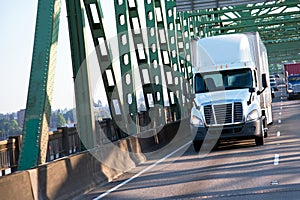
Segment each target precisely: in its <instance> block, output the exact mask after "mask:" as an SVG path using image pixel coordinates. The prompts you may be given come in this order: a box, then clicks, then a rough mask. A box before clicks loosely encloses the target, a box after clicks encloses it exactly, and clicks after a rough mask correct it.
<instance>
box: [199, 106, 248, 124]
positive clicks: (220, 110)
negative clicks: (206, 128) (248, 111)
mask: <svg viewBox="0 0 300 200" xmlns="http://www.w3.org/2000/svg"><path fill="white" fill-rule="evenodd" d="M204 116H205V121H206V124H207V125H224V124H232V123H237V122H242V120H243V106H242V103H239V102H235V103H229V104H218V105H207V106H204Z"/></svg>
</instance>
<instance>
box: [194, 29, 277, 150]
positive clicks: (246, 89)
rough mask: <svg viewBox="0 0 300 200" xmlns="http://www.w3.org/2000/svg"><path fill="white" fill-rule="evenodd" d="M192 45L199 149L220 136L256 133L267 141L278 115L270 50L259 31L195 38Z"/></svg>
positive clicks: (260, 141)
mask: <svg viewBox="0 0 300 200" xmlns="http://www.w3.org/2000/svg"><path fill="white" fill-rule="evenodd" d="M191 47H192V49H191V50H192V65H193V92H194V94H192V95H191V96H192V98H194V107H193V108H192V110H191V119H190V127H191V132H192V134H193V135H194V139H193V145H194V149H195V151H199V150H200V148H201V145H202V144H203V141H204V140H206V139H207V138H214V137H218V140H219V139H228V140H230V139H243V138H244V139H246V138H252V139H255V143H256V145H263V144H264V137H266V136H267V125H268V124H271V123H272V121H273V119H272V107H271V103H272V98H271V92H270V80H269V68H268V60H267V51H266V48H265V46H264V44H263V42H262V41H261V39H260V36H259V34H258V33H241V34H231V35H221V36H214V37H208V38H203V39H194V40H192V42H191Z"/></svg>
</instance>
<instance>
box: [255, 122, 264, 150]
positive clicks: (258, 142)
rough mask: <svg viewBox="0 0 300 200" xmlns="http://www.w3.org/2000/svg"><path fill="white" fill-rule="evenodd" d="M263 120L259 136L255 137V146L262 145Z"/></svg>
mask: <svg viewBox="0 0 300 200" xmlns="http://www.w3.org/2000/svg"><path fill="white" fill-rule="evenodd" d="M264 142H265V141H264V122H263V121H262V122H261V128H260V136H257V137H255V144H256V146H261V145H264Z"/></svg>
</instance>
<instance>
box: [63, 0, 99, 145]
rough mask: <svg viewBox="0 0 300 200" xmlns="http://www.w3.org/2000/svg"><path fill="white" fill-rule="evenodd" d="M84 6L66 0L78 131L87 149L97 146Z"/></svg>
mask: <svg viewBox="0 0 300 200" xmlns="http://www.w3.org/2000/svg"><path fill="white" fill-rule="evenodd" d="M82 7H83V6H82V5H81V2H80V1H79V0H76V1H73V0H66V8H67V13H68V25H69V36H70V47H71V56H72V67H73V76H74V87H75V100H76V115H77V124H78V127H77V130H78V132H79V136H80V139H81V141H82V143H83V144H84V146H85V148H86V149H91V148H93V147H94V146H95V138H96V137H95V119H94V110H93V101H92V97H91V86H90V85H91V83H90V74H89V66H88V62H86V59H87V47H86V44H85V39H86V35H85V24H84V15H83V14H84V13H83V8H82Z"/></svg>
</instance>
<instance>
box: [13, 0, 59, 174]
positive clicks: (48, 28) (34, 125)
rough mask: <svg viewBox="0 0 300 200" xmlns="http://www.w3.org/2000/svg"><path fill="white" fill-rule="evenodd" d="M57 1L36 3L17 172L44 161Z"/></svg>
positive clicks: (52, 77)
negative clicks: (32, 46) (33, 36)
mask: <svg viewBox="0 0 300 200" xmlns="http://www.w3.org/2000/svg"><path fill="white" fill-rule="evenodd" d="M60 8H61V6H60V0H49V1H38V12H37V18H36V28H35V29H36V31H35V38H34V49H33V54H32V63H31V72H30V81H29V89H28V97H27V104H26V111H25V121H24V128H23V141H22V148H21V152H20V158H19V165H18V168H19V170H25V169H29V168H31V167H34V166H36V165H38V164H42V163H45V162H46V155H47V149H48V132H49V123H50V114H51V102H52V92H53V84H54V75H55V67H56V52H57V40H58V28H59V17H60Z"/></svg>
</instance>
